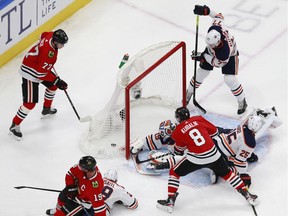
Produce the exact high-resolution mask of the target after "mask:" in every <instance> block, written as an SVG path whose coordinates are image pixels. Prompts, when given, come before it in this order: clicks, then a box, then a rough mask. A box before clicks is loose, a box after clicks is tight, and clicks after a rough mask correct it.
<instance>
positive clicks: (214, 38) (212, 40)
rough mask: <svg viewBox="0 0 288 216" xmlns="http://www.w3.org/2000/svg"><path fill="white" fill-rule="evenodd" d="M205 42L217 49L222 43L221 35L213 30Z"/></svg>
mask: <svg viewBox="0 0 288 216" xmlns="http://www.w3.org/2000/svg"><path fill="white" fill-rule="evenodd" d="M205 41H206V44H207V45H208V46H210V47H211V48H214V47H217V46H218V45H219V44H220V42H221V35H220V33H219V32H218V31H216V30H215V29H212V30H211V31H209V32H208V33H207V35H206V39H205Z"/></svg>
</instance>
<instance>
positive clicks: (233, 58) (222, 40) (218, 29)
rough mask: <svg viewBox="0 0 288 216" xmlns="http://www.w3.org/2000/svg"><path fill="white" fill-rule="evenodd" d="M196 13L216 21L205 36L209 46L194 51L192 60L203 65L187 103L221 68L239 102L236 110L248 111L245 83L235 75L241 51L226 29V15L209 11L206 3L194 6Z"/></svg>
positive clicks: (191, 88) (191, 84)
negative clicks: (214, 70) (205, 81)
mask: <svg viewBox="0 0 288 216" xmlns="http://www.w3.org/2000/svg"><path fill="white" fill-rule="evenodd" d="M194 14H196V15H203V16H207V15H209V16H210V17H211V18H212V19H213V21H212V25H211V27H210V28H209V29H208V32H207V35H206V39H205V41H206V45H207V46H206V49H205V50H204V51H203V52H202V53H201V55H198V54H195V53H193V52H192V56H191V57H192V59H193V60H196V61H200V67H199V68H198V70H197V76H196V82H195V80H194V77H192V79H191V81H190V84H189V86H188V89H187V99H186V100H187V104H188V103H189V101H190V99H191V96H192V95H193V88H194V85H196V86H195V87H196V88H199V87H200V86H201V84H202V83H203V81H204V79H205V78H206V77H208V75H209V74H210V71H211V70H213V68H214V67H217V68H221V70H222V74H223V75H224V82H225V83H226V85H227V86H228V87H229V88H230V90H231V92H232V94H233V95H234V96H235V97H236V99H237V101H238V111H237V113H238V114H239V115H240V114H243V113H244V112H245V111H246V108H247V103H246V100H245V94H244V90H243V87H242V85H241V84H240V83H239V81H238V79H237V77H236V75H237V74H238V67H239V60H238V56H239V52H238V50H237V46H236V42H235V39H234V37H233V36H232V35H230V34H229V32H228V30H226V29H224V27H223V21H224V17H223V15H222V14H221V13H216V12H214V11H212V10H210V8H209V7H207V6H206V5H204V6H201V5H195V8H194Z"/></svg>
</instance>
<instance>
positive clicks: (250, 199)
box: [238, 188, 259, 206]
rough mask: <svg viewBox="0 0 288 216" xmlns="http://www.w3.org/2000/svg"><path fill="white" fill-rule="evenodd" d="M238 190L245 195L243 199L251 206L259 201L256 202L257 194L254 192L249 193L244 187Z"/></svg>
mask: <svg viewBox="0 0 288 216" xmlns="http://www.w3.org/2000/svg"><path fill="white" fill-rule="evenodd" d="M238 192H239V193H240V194H241V195H242V196H244V197H245V199H246V200H247V201H248V202H249V203H250V204H251V205H253V206H255V205H257V204H258V203H259V202H258V199H257V198H258V196H257V195H254V194H251V193H249V191H248V190H247V189H246V188H244V189H243V188H242V189H239V190H238Z"/></svg>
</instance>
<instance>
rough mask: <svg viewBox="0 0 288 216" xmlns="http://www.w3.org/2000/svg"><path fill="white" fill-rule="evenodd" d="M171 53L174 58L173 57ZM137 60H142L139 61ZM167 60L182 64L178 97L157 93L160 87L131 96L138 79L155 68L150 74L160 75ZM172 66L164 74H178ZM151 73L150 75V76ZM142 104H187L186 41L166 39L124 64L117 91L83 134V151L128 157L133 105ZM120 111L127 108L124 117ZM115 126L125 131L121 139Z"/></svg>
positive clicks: (105, 156) (118, 75)
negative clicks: (143, 65)
mask: <svg viewBox="0 0 288 216" xmlns="http://www.w3.org/2000/svg"><path fill="white" fill-rule="evenodd" d="M158 50H159V51H160V54H159V55H158V54H157V55H156V56H153V57H152V60H151V61H150V60H149V65H148V66H147V65H145V67H144V69H143V68H142V67H141V64H140V67H138V66H139V65H137V64H138V63H139V62H140V63H141V61H142V60H143V58H144V59H146V57H148V58H150V57H151V56H150V54H152V55H154V53H155V52H156V53H157V52H158ZM161 50H162V51H161ZM173 54H175V55H176V59H175V61H173V59H174V58H175V57H174V56H172V55H173ZM147 55H148V56H147ZM149 56H150V57H149ZM171 56H172V58H170V57H171ZM154 57H155V59H154ZM139 59H140V60H139ZM167 59H169V60H167ZM138 60H139V62H137V61H138ZM166 60H167V63H168V66H169V65H170V64H171V63H172V64H176V65H177V67H179V68H177V78H176V79H177V83H178V84H177V86H178V87H177V89H178V90H177V92H178V93H177V95H178V96H177V100H175V98H174V97H173V96H172V97H171V95H168V96H167V95H162V94H161V92H160V95H158V93H157V92H158V90H157V89H159V88H157V89H156V91H155V94H154V91H153V93H152V95H149V96H143V97H140V98H139V99H137V100H132V99H131V95H130V93H131V89H133V88H134V87H135V86H137V83H140V84H141V81H142V80H143V79H144V78H145V77H146V76H147V75H149V74H151V73H153V71H154V70H155V69H156V70H155V72H156V73H154V75H152V74H151V75H152V76H155V75H156V76H157V77H158V75H159V74H158V73H159V72H158V71H159V70H160V71H161V73H162V70H163V66H160V65H161V64H162V63H163V62H165V61H166ZM173 62H174V63H173ZM167 63H166V64H163V65H164V69H166V67H167V66H165V65H167ZM135 65H137V66H135ZM159 66H160V67H159ZM171 66H172V68H171V70H170V67H169V70H165V71H164V72H163V75H164V76H167V75H168V76H172V77H175V75H173V74H174V73H172V72H173V68H174V66H173V65H171ZM133 67H135V68H133ZM137 68H138V69H139V68H140V69H139V71H138V69H137ZM161 68H162V69H161ZM180 68H181V69H180ZM133 70H134V71H133ZM135 70H136V74H135ZM167 71H168V73H167ZM171 71H172V72H171ZM131 73H134V75H132V74H131ZM138 74H140V75H138ZM169 74H170V75H169ZM135 75H136V76H135ZM151 75H149V77H150V76H151ZM180 76H181V77H180ZM135 77H136V78H135ZM126 78H127V79H126ZM178 78H179V79H178ZM148 79H150V78H148ZM145 80H146V79H145ZM145 80H143V82H145ZM160 80H161V79H160ZM171 82H173V80H171V81H170V83H171ZM142 84H143V83H142ZM142 84H141V85H142ZM173 85H174V84H173ZM145 87H146V86H144V88H145ZM152 89H154V88H152ZM152 89H151V90H152ZM160 89H161V88H160ZM180 89H181V90H180ZM151 90H150V91H151ZM154 90H155V89H154ZM145 92H146V91H145ZM174 96H175V95H174ZM119 101H120V103H119ZM143 104H144V105H147V104H150V105H151V104H152V105H156V106H161V107H165V108H169V110H171V108H173V110H175V109H176V108H178V107H179V106H186V44H185V42H183V41H166V42H161V43H158V44H154V45H152V46H149V47H147V48H145V49H143V50H142V51H140V52H138V53H137V54H136V55H135V56H133V57H132V58H131V59H129V61H128V62H127V63H126V64H125V65H124V66H123V67H121V69H120V70H119V72H118V73H117V83H116V88H115V89H114V93H113V95H112V97H111V98H110V100H109V102H108V103H107V104H106V106H105V107H104V108H103V109H102V110H100V111H99V112H98V113H96V114H95V116H94V117H93V120H92V121H91V122H90V127H89V131H87V133H85V134H83V136H82V138H81V141H80V148H81V149H82V151H84V152H85V153H87V154H90V155H93V156H95V157H96V158H110V157H111V156H112V157H113V156H114V155H119V153H120V155H122V157H123V154H125V158H126V159H127V160H128V159H129V158H130V136H131V128H130V127H131V109H132V108H134V107H138V106H139V107H140V108H142V106H141V105H143ZM133 110H134V109H133ZM119 111H122V112H123V111H124V113H122V115H124V121H123V119H122V117H123V116H121V112H119ZM120 116H121V119H122V121H121V119H120V118H119V117H120ZM133 120H135V119H133ZM107 128H108V129H107ZM119 128H122V129H120V130H119ZM115 130H119V131H122V132H120V136H121V137H120V140H119V131H118V132H117V134H115ZM123 130H124V131H123ZM121 134H122V135H121ZM110 135H111V137H113V139H112V138H111V139H110ZM107 137H108V138H107ZM112 140H113V141H112ZM116 140H117V141H116ZM121 140H122V141H121ZM114 141H115V142H114ZM110 144H111V146H110ZM112 144H113V146H112ZM114 144H115V145H114ZM108 145H109V146H108ZM100 146H101V147H100ZM119 146H120V147H119ZM117 152H118V153H117Z"/></svg>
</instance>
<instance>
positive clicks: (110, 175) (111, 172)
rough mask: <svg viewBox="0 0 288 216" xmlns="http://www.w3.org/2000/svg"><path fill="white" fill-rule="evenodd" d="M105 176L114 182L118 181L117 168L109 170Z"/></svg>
mask: <svg viewBox="0 0 288 216" xmlns="http://www.w3.org/2000/svg"><path fill="white" fill-rule="evenodd" d="M104 178H106V179H109V180H112V181H114V182H117V181H118V174H117V171H116V170H108V171H107V172H106V173H104Z"/></svg>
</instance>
